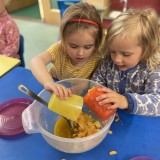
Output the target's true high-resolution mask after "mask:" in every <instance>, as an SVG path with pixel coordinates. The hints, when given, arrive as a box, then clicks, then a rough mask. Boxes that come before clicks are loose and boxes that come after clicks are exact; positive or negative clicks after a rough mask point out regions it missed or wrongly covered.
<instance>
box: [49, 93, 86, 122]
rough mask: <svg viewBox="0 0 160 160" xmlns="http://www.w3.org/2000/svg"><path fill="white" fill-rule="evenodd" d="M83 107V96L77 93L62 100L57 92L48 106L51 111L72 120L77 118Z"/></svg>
mask: <svg viewBox="0 0 160 160" xmlns="http://www.w3.org/2000/svg"><path fill="white" fill-rule="evenodd" d="M82 107H83V97H82V96H78V95H75V94H73V95H72V96H71V97H69V98H68V99H65V100H61V99H59V97H57V96H56V95H55V94H52V96H51V98H50V100H49V103H48V108H49V109H50V110H51V111H53V112H56V113H57V114H59V115H61V116H63V117H66V118H67V119H69V120H72V121H75V120H77V118H78V117H79V115H80V113H81V112H82Z"/></svg>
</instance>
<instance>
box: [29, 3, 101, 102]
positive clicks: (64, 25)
mask: <svg viewBox="0 0 160 160" xmlns="http://www.w3.org/2000/svg"><path fill="white" fill-rule="evenodd" d="M60 34H61V40H60V41H59V42H57V43H55V44H53V45H52V46H51V47H50V48H49V49H47V50H46V51H44V52H43V53H41V54H39V55H38V56H36V57H35V58H33V59H32V60H31V62H30V67H31V71H32V73H33V75H34V76H35V77H36V78H37V80H38V81H39V82H40V83H41V84H42V85H43V86H44V88H45V89H46V90H49V91H51V92H54V93H55V94H56V95H57V96H59V97H60V98H61V99H64V98H67V97H68V96H70V95H71V91H70V90H69V89H67V88H65V87H64V86H62V85H60V84H57V83H55V82H54V80H53V78H57V79H59V80H62V79H67V78H91V76H92V74H93V72H94V71H95V69H96V68H97V65H98V63H99V61H100V59H101V57H102V55H101V52H100V47H101V42H102V36H103V27H102V23H101V18H100V15H99V13H98V11H97V10H96V8H95V7H94V6H92V5H90V4H88V3H81V2H80V3H75V4H73V5H71V6H70V7H68V8H67V9H66V11H65V13H64V15H63V16H62V21H61V25H60ZM49 63H52V65H53V66H52V68H51V70H50V72H48V70H47V67H46V65H47V64H49Z"/></svg>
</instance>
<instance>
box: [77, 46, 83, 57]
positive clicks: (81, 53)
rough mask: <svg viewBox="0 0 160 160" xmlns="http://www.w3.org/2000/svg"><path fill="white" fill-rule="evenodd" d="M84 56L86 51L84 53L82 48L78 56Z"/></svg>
mask: <svg viewBox="0 0 160 160" xmlns="http://www.w3.org/2000/svg"><path fill="white" fill-rule="evenodd" d="M83 54H84V51H83V49H82V48H80V50H79V52H78V55H79V56H82V55H83Z"/></svg>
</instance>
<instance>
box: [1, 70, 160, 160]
mask: <svg viewBox="0 0 160 160" xmlns="http://www.w3.org/2000/svg"><path fill="white" fill-rule="evenodd" d="M19 84H24V85H26V86H27V87H28V88H30V89H31V90H33V91H34V92H35V93H37V94H38V93H39V92H40V91H41V90H42V89H43V87H42V86H41V85H40V84H39V83H38V82H37V80H36V79H35V78H34V77H33V75H32V74H31V72H30V71H29V70H27V69H24V68H21V67H17V68H15V69H13V70H11V71H10V72H9V73H7V74H6V75H5V76H4V77H2V78H0V88H1V90H0V104H1V103H3V102H5V101H7V100H10V99H13V98H17V97H18V98H20V97H25V98H29V97H28V96H26V95H24V94H23V93H21V92H20V91H19V90H18V89H17V87H18V85H19ZM118 114H119V116H120V120H119V121H117V122H116V121H114V122H113V124H112V125H111V128H110V130H111V131H112V134H108V135H107V136H106V138H105V139H104V140H103V141H102V142H101V143H100V144H99V145H98V146H97V147H95V148H94V149H92V150H90V151H87V152H84V153H79V154H68V153H63V152H61V151H58V150H56V149H54V148H53V147H51V146H50V145H49V144H48V143H47V142H46V141H45V140H44V139H43V137H42V135H41V134H39V133H36V134H26V133H22V134H19V135H17V136H13V137H0V160H36V159H37V160H62V159H65V160H129V159H131V158H133V157H136V156H142V155H143V156H150V157H154V158H155V159H157V160H160V136H159V134H160V127H159V126H160V117H146V116H138V115H129V114H127V113H125V112H123V111H120V110H119V111H118ZM112 150H115V151H117V155H112V156H111V155H109V152H110V151H112Z"/></svg>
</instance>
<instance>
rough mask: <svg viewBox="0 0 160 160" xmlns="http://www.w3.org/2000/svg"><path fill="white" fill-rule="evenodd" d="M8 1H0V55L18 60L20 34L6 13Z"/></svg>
mask: <svg viewBox="0 0 160 160" xmlns="http://www.w3.org/2000/svg"><path fill="white" fill-rule="evenodd" d="M8 3H9V0H0V55H4V56H8V57H13V58H20V55H19V53H18V51H19V45H20V33H19V29H18V27H17V25H16V23H15V22H14V21H13V19H12V18H11V17H10V16H9V14H8V13H7V11H6V9H5V6H6V5H8Z"/></svg>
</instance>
